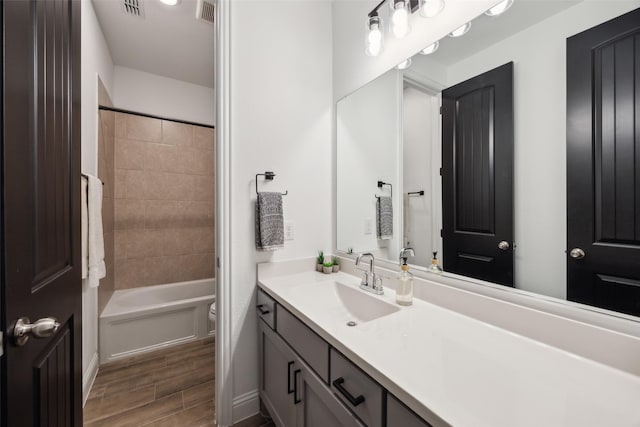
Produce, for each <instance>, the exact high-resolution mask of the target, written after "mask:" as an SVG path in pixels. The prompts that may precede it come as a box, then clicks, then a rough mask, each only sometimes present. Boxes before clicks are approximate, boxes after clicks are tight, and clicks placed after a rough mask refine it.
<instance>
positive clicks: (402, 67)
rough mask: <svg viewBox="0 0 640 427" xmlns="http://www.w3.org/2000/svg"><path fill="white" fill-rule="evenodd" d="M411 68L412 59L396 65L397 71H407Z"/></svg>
mask: <svg viewBox="0 0 640 427" xmlns="http://www.w3.org/2000/svg"><path fill="white" fill-rule="evenodd" d="M410 66H411V58H407V59H405V60H404V61H402V62H401V63H399V64H398V65H396V69H398V70H406V69H407V68H409V67H410Z"/></svg>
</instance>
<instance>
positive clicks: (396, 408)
mask: <svg viewBox="0 0 640 427" xmlns="http://www.w3.org/2000/svg"><path fill="white" fill-rule="evenodd" d="M387 427H431V425H430V424H427V422H426V421H424V420H423V419H422V418H420V417H418V416H417V415H416V414H415V413H413V411H411V409H409V408H407V407H406V406H404V405H403V404H402V403H400V401H399V400H398V399H396V398H395V397H394V396H392V395H391V394H387Z"/></svg>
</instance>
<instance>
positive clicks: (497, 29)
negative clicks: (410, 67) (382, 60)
mask: <svg viewBox="0 0 640 427" xmlns="http://www.w3.org/2000/svg"><path fill="white" fill-rule="evenodd" d="M581 1H582V0H563V1H558V0H516V1H515V2H514V3H513V6H511V8H510V9H509V10H508V11H507V12H505V13H504V15H500V16H495V17H490V16H486V15H484V14H483V15H481V16H479V17H478V18H476V19H474V20H473V22H472V23H471V29H470V30H469V32H468V33H467V34H466V35H464V36H462V37H459V38H452V37H445V38H443V39H442V40H440V48H439V49H438V51H437V52H435V53H433V54H431V55H429V56H428V57H424V56H423V58H429V59H432V60H435V61H437V62H439V63H440V64H442V65H445V66H450V65H453V64H456V63H458V62H460V61H461V60H463V59H465V58H468V57H469V56H472V55H473V54H475V53H477V52H479V51H481V50H484V49H486V48H487V47H488V46H491V45H493V44H495V43H497V42H499V41H501V40H504V39H506V38H508V37H510V36H512V35H514V34H516V33H518V32H520V31H523V30H525V29H526V28H528V27H530V26H532V25H535V24H537V23H538V22H541V21H543V20H545V19H547V18H549V17H551V16H553V15H555V14H557V13H559V12H561V11H563V10H565V9H568V8H570V7H572V6H575V5H576V4H578V3H580V2H581ZM418 56H419V57H420V56H422V55H418Z"/></svg>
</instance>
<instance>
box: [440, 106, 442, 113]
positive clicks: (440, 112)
mask: <svg viewBox="0 0 640 427" xmlns="http://www.w3.org/2000/svg"><path fill="white" fill-rule="evenodd" d="M440 114H442V105H441V106H440Z"/></svg>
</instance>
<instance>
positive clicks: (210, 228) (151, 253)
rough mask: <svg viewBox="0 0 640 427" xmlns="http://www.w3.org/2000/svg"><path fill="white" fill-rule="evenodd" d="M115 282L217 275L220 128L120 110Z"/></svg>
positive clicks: (160, 281) (117, 284)
mask: <svg viewBox="0 0 640 427" xmlns="http://www.w3.org/2000/svg"><path fill="white" fill-rule="evenodd" d="M115 137H116V138H115V287H116V289H127V288H133V287H138V286H149V285H157V284H163V283H172V282H181V281H187V280H196V279H204V278H210V277H213V276H214V274H215V269H214V266H215V254H214V133H213V129H211V128H207V127H203V126H195V125H187V124H182V123H176V122H173V121H167V120H160V119H153V118H148V117H142V116H138V115H134V114H125V113H116V114H115Z"/></svg>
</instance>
